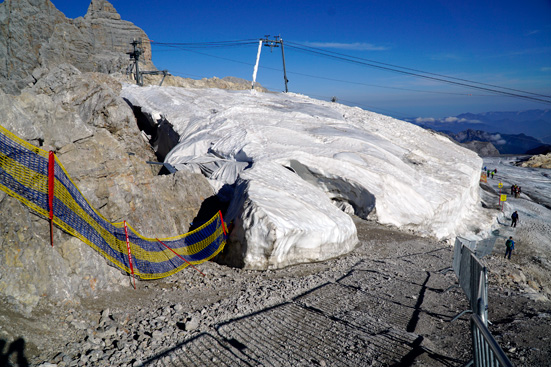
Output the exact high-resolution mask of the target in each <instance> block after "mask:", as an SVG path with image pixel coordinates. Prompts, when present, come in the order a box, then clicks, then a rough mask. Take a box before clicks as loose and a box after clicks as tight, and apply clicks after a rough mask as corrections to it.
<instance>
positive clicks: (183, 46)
mask: <svg viewBox="0 0 551 367" xmlns="http://www.w3.org/2000/svg"><path fill="white" fill-rule="evenodd" d="M152 42H153V41H152ZM287 43H288V47H290V48H293V49H295V50H297V51H299V52H306V53H310V54H313V55H316V56H323V57H328V58H332V59H336V60H339V61H343V62H349V63H354V64H359V65H363V66H367V67H373V68H377V69H381V70H385V71H389V72H394V73H399V74H403V75H410V76H415V77H419V78H424V79H428V80H433V81H437V82H442V83H446V84H451V85H457V86H461V87H467V88H471V89H478V90H482V91H487V92H490V93H493V94H492V95H495V94H498V95H504V96H509V97H515V98H522V99H527V100H532V101H535V102H539V103H545V104H549V103H551V100H546V99H542V98H536V97H531V96H527V95H522V94H518V93H511V92H507V91H504V90H511V91H515V92H520V93H526V94H531V95H534V96H540V97H545V98H547V97H549V98H551V96H547V95H543V94H537V93H532V92H526V91H521V90H518V89H513V88H507V87H500V86H496V85H493V84H487V83H481V82H476V81H471V80H467V79H461V78H456V77H450V76H446V75H442V74H436V73H431V72H425V71H422V70H417V69H412V68H407V67H402V66H398V65H393V64H388V63H382V62H378V61H374V60H369V59H365V58H360V57H356V56H351V55H346V54H343V53H339V52H334V51H327V50H324V49H320V48H316V47H311V46H307V45H302V44H299V43H296V42H289V41H287ZM253 44H257V40H255V39H243V40H233V41H215V42H185V43H167V42H153V43H152V45H159V46H166V47H172V48H177V49H180V50H184V51H188V52H194V53H197V54H201V55H205V56H209V57H214V58H219V59H222V60H226V61H232V62H236V63H241V64H245V65H252V64H250V63H246V62H242V61H237V60H233V59H230V58H225V57H220V56H214V55H210V54H206V53H201V52H197V51H192V50H191V49H192V48H195V49H196V48H221V47H238V46H239V47H240V46H247V45H253ZM262 68H266V67H262ZM268 69H272V68H268ZM272 70H276V69H272ZM289 73H290V74H295V75H303V76H307V77H311V78H318V79H325V80H332V81H338V82H344V83H350V84H359V85H366V86H373V87H378V88H387V89H398V90H406V91H412V92H421V93H434V94H454V95H466V94H463V93H452V92H438V91H421V90H415V89H408V88H398V87H388V86H380V85H374V84H371V85H370V84H367V83H359V82H351V81H345V80H339V79H333V78H327V77H320V76H313V75H308V74H301V73H297V72H289ZM423 74H426V75H423ZM443 78H446V79H443ZM456 80H457V81H456ZM468 83H471V84H468ZM473 84H479V85H473ZM480 85H485V86H491V87H495V88H500V89H504V90H498V89H493V88H487V87H481V86H480ZM471 95H472V94H471ZM477 96H481V95H477ZM482 96H483V95H482Z"/></svg>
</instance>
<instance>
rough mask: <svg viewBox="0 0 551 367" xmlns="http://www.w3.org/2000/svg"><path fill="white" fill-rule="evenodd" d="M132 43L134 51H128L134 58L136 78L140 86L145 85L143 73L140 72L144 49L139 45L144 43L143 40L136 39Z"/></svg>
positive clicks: (131, 58)
mask: <svg viewBox="0 0 551 367" xmlns="http://www.w3.org/2000/svg"><path fill="white" fill-rule="evenodd" d="M130 44H131V45H132V46H133V48H134V49H133V51H130V52H127V54H128V55H130V60H134V67H133V68H132V69H133V70H134V79H135V80H136V84H138V85H139V86H143V78H142V74H141V73H140V66H139V61H140V55H141V54H142V53H143V51H142V49H141V48H139V47H138V45H141V44H142V41H141V40H136V39H134V40H133V41H132V42H130Z"/></svg>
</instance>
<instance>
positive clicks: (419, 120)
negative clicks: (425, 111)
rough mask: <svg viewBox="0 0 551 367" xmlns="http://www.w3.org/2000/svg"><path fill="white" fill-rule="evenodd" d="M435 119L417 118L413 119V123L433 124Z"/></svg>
mask: <svg viewBox="0 0 551 367" xmlns="http://www.w3.org/2000/svg"><path fill="white" fill-rule="evenodd" d="M435 121H436V119H435V118H434V117H417V118H416V119H415V122H417V123H422V122H435Z"/></svg>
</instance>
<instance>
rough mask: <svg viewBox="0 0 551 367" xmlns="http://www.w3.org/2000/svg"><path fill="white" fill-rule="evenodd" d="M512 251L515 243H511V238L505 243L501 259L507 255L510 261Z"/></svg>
mask: <svg viewBox="0 0 551 367" xmlns="http://www.w3.org/2000/svg"><path fill="white" fill-rule="evenodd" d="M514 249H515V241H513V237H509V239H508V240H507V241H505V256H503V258H504V259H505V258H506V257H507V255H509V260H511V254H512V253H513V250H514Z"/></svg>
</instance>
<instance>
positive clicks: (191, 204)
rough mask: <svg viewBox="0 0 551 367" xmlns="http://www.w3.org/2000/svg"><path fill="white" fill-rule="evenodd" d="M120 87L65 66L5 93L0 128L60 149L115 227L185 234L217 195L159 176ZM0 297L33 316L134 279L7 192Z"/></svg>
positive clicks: (1, 208)
mask: <svg viewBox="0 0 551 367" xmlns="http://www.w3.org/2000/svg"><path fill="white" fill-rule="evenodd" d="M120 88H121V86H120V84H119V83H118V82H117V81H116V80H115V79H113V78H111V77H110V76H108V75H105V74H98V73H81V72H80V71H79V70H76V69H75V68H73V67H72V66H70V65H61V66H59V67H58V68H55V69H54V70H52V71H51V72H50V73H46V74H44V75H43V76H42V77H41V79H39V80H38V81H37V83H36V84H35V85H34V86H33V87H30V88H26V89H25V90H23V92H22V93H21V94H20V95H19V96H12V95H7V94H4V93H2V92H0V113H2V115H3V118H4V120H3V122H2V125H3V126H4V127H6V128H8V129H9V130H11V131H12V132H14V133H16V134H18V135H19V136H20V137H21V138H23V139H25V140H27V141H29V142H31V143H33V144H35V145H37V146H42V148H43V149H45V150H54V151H55V152H56V153H57V156H58V158H59V160H60V161H61V163H62V164H63V165H64V167H65V169H66V170H67V172H68V173H69V175H70V176H71V177H72V179H73V181H74V182H75V184H76V185H77V186H78V187H79V189H80V191H81V192H82V193H83V194H84V196H85V197H86V198H87V199H88V200H89V202H90V203H91V204H92V205H93V206H94V207H95V208H96V209H98V210H99V211H100V212H101V214H102V215H103V216H104V217H106V218H107V219H108V220H110V221H112V222H117V221H122V220H126V221H128V223H129V224H130V225H131V226H132V227H133V228H134V229H136V230H137V231H138V232H140V234H142V235H144V236H146V237H160V238H161V237H169V236H175V235H178V234H181V233H185V232H186V231H187V230H188V228H189V223H190V222H192V221H193V218H194V217H195V215H196V214H197V213H198V211H199V209H200V207H201V204H202V202H203V201H204V199H206V198H207V197H209V196H211V195H212V190H211V189H210V186H209V185H208V183H207V181H206V179H205V178H204V177H202V176H201V175H197V174H193V173H186V172H179V173H178V174H175V175H168V176H157V175H156V173H154V172H153V170H152V169H151V165H149V164H147V163H146V161H150V160H154V159H155V156H154V153H153V151H152V149H151V147H150V146H149V145H148V144H147V143H146V142H145V141H144V140H143V139H142V137H141V134H140V132H139V130H138V127H137V124H136V120H135V119H134V117H133V114H132V110H131V108H130V107H129V106H128V105H127V104H126V102H124V100H123V99H122V98H120V97H119V96H118V91H119V90H120ZM0 222H1V223H2V229H1V231H2V235H1V236H0V252H1V253H3V254H5V256H2V257H0V296H3V298H6V299H7V300H9V301H10V302H11V303H12V304H13V305H14V308H16V309H18V310H20V311H22V312H29V311H31V310H32V309H33V308H34V307H35V306H36V305H37V304H39V302H40V301H41V300H44V301H51V302H63V303H78V302H79V300H80V298H82V297H88V296H94V295H97V293H98V292H100V291H103V290H108V289H114V288H116V287H118V286H119V285H121V284H124V285H126V286H129V284H130V283H129V281H128V278H127V276H126V275H125V274H122V272H121V271H120V270H119V269H118V268H113V267H112V266H110V265H109V264H108V263H107V261H106V260H104V259H103V258H102V257H101V256H100V255H99V254H98V253H96V252H95V251H94V250H92V249H91V248H89V247H88V246H87V245H85V244H84V243H82V242H80V241H79V240H77V239H75V238H73V237H71V236H70V235H68V234H66V233H64V232H63V231H61V230H60V229H58V228H55V229H54V247H53V248H52V247H51V246H50V243H49V225H48V222H47V221H46V220H45V219H44V218H40V217H38V216H37V215H35V214H33V212H31V211H30V210H29V209H27V207H25V206H24V205H23V204H22V203H20V202H19V201H17V200H16V199H14V198H12V197H9V196H7V195H6V194H4V193H3V192H0Z"/></svg>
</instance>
